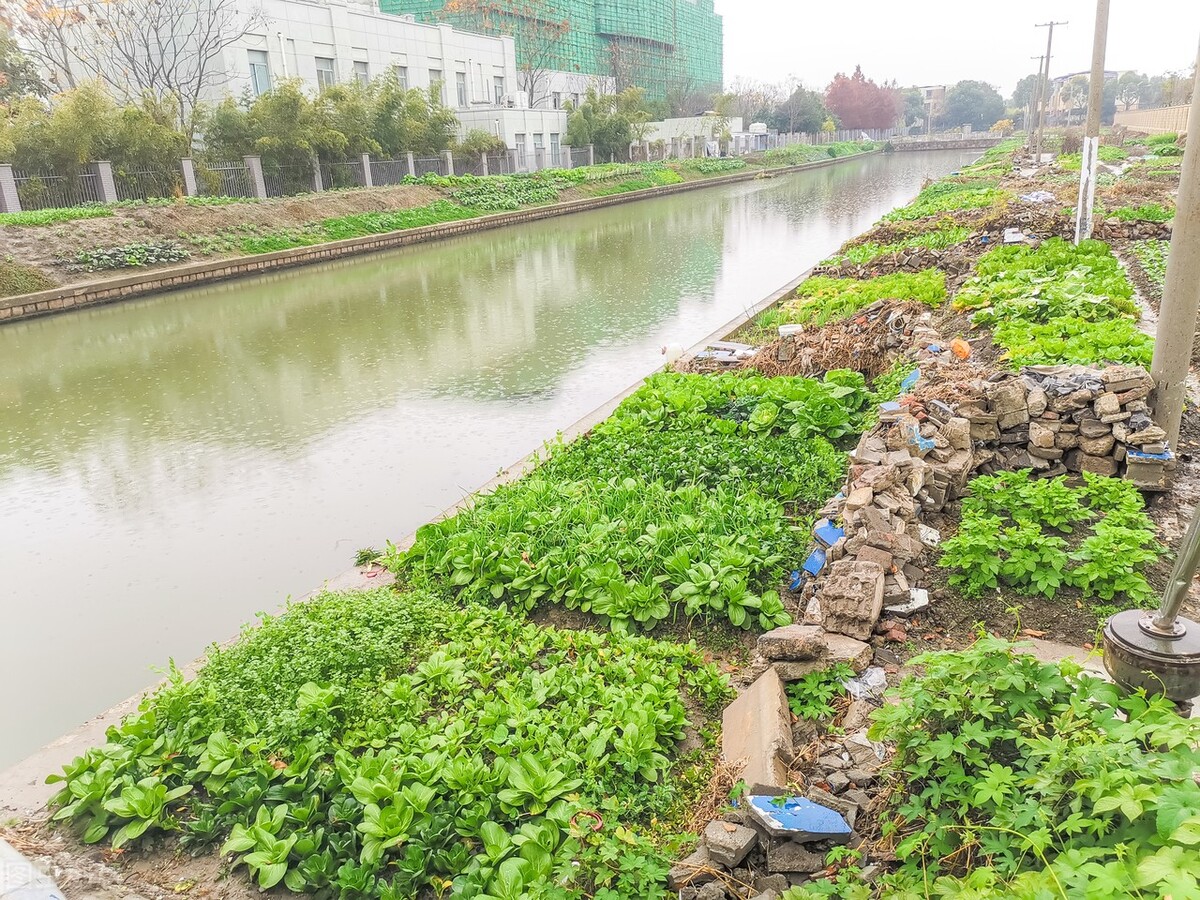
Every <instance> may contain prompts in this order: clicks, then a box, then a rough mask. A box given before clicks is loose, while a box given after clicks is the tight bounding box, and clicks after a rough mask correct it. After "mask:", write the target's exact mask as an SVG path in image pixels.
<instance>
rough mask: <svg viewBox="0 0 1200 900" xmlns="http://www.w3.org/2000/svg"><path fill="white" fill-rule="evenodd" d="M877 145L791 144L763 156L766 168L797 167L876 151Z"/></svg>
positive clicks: (852, 143) (845, 143) (860, 143)
mask: <svg viewBox="0 0 1200 900" xmlns="http://www.w3.org/2000/svg"><path fill="white" fill-rule="evenodd" d="M876 146H877V145H876V144H874V143H872V142H871V141H835V142H834V143H832V144H791V145H789V146H787V147H775V148H773V149H771V150H767V151H765V152H764V153H763V155H762V161H763V165H764V166H768V167H771V166H797V165H801V164H802V163H806V162H816V161H817V160H821V159H831V158H832V159H837V158H838V157H842V156H853V155H854V154H856V153H865V152H867V151H869V150H874V149H875V148H876Z"/></svg>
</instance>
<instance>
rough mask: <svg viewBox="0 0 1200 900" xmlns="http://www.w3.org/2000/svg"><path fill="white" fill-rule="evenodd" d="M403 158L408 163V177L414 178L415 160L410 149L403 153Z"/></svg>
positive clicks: (415, 174)
mask: <svg viewBox="0 0 1200 900" xmlns="http://www.w3.org/2000/svg"><path fill="white" fill-rule="evenodd" d="M404 159H405V161H406V162H407V163H408V177H409V178H416V177H417V161H416V160H415V159H413V155H412V151H411V150H409V151H408V152H407V153H405V154H404Z"/></svg>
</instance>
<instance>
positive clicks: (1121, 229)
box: [1092, 218, 1172, 244]
mask: <svg viewBox="0 0 1200 900" xmlns="http://www.w3.org/2000/svg"><path fill="white" fill-rule="evenodd" d="M1171 225H1172V223H1171V222H1146V221H1140V220H1135V221H1130V222H1127V221H1125V220H1123V219H1115V218H1114V219H1105V220H1104V221H1103V222H1097V223H1096V225H1095V226H1094V228H1093V229H1092V236H1093V237H1094V238H1096V239H1097V240H1101V241H1105V242H1107V243H1109V244H1113V243H1122V242H1125V241H1148V240H1158V241H1169V240H1170V239H1171Z"/></svg>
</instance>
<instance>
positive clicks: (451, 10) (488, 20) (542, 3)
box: [442, 0, 571, 108]
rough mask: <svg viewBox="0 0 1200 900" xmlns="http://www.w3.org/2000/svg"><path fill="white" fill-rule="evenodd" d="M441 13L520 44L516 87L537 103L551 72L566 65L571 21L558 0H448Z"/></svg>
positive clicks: (540, 99)
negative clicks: (565, 53) (559, 5)
mask: <svg viewBox="0 0 1200 900" xmlns="http://www.w3.org/2000/svg"><path fill="white" fill-rule="evenodd" d="M442 16H443V17H444V18H448V19H459V20H465V21H466V22H468V23H470V24H471V25H472V26H473V27H476V28H478V29H479V30H481V31H483V32H484V33H485V34H502V35H507V36H509V37H511V38H512V39H513V41H514V42H515V43H516V45H517V87H518V89H519V90H522V91H525V92H526V93H528V94H529V105H530V106H532V107H535V108H536V107H538V106H539V105H541V103H542V102H543V101H544V100H545V99H546V97H547V96H548V95H549V85H550V74H551V73H552V72H555V71H562V70H566V69H567V64H566V62H565V61H564V53H563V42H564V41H563V39H564V38H565V37H566V36H567V34H568V33H569V32H570V30H571V23H570V21H569V20H568V19H567V17H566V16H565V15H563V13H562V11H561V10H560V9H559V7H558V5H557V3H556V2H555V0H449V2H448V3H447V4H446V5H445V6H444V7H442Z"/></svg>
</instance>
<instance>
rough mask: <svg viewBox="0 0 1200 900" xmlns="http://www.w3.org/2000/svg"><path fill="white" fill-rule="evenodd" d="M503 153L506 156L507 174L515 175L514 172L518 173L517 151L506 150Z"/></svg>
mask: <svg viewBox="0 0 1200 900" xmlns="http://www.w3.org/2000/svg"><path fill="white" fill-rule="evenodd" d="M504 152H505V153H507V154H508V162H509V166H508V171H509V174H516V172H517V171H518V169H517V151H516V150H506V151H504Z"/></svg>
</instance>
